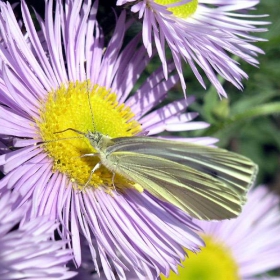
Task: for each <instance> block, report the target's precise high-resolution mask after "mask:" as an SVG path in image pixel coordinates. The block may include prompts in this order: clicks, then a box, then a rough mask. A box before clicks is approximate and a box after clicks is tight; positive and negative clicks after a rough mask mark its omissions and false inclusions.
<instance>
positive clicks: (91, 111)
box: [87, 81, 96, 132]
mask: <svg viewBox="0 0 280 280" xmlns="http://www.w3.org/2000/svg"><path fill="white" fill-rule="evenodd" d="M87 96H88V104H89V108H90V113H91V119H92V124H93V129H94V132H96V126H95V122H94V115H93V110H92V107H91V102H90V96H89V85H88V81H87Z"/></svg>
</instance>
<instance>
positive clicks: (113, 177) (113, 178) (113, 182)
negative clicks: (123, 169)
mask: <svg viewBox="0 0 280 280" xmlns="http://www.w3.org/2000/svg"><path fill="white" fill-rule="evenodd" d="M115 176H116V173H115V172H114V173H113V176H112V184H113V187H114V190H115V191H116V186H115Z"/></svg>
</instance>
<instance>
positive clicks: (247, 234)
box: [161, 186, 280, 280]
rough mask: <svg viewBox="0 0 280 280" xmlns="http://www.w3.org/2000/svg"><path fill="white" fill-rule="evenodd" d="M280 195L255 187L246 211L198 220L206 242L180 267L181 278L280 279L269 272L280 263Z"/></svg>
mask: <svg viewBox="0 0 280 280" xmlns="http://www.w3.org/2000/svg"><path fill="white" fill-rule="evenodd" d="M279 202H280V199H279V197H278V196H277V195H276V194H273V193H271V192H269V190H268V189H267V188H266V187H264V186H259V187H257V188H255V189H252V190H251V191H250V192H249V195H248V201H247V204H246V205H245V206H244V208H243V212H242V213H241V214H240V216H239V217H238V218H236V219H232V220H230V221H221V222H206V221H197V224H198V225H199V226H200V227H201V228H202V230H203V234H202V235H201V236H202V237H203V239H204V241H205V243H206V246H205V248H203V249H202V251H201V252H200V253H198V254H193V253H191V252H189V258H188V259H187V260H186V261H185V262H184V263H183V266H184V267H179V274H178V275H177V274H175V273H173V272H171V275H170V276H169V277H168V278H165V277H161V279H162V280H163V279H169V280H178V279H188V280H196V279H201V280H207V279H227V280H234V279H244V280H257V279H267V280H268V279H277V278H274V277H270V276H269V275H268V274H267V273H268V272H269V271H271V270H273V269H277V268H279V267H280V235H279V232H280V215H279V214H280V209H279Z"/></svg>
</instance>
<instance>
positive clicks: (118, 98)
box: [0, 0, 216, 279]
mask: <svg viewBox="0 0 280 280" xmlns="http://www.w3.org/2000/svg"><path fill="white" fill-rule="evenodd" d="M0 6H1V16H0V20H1V25H0V26H1V35H2V38H3V42H2V44H1V45H0V59H1V62H2V70H1V73H0V86H1V90H0V99H1V105H0V125H1V127H2V131H1V138H0V141H2V140H3V141H4V140H5V139H6V138H8V140H9V141H10V139H12V140H13V146H14V147H13V149H12V150H11V151H8V152H6V153H5V154H4V155H2V156H0V165H1V166H2V171H3V173H4V174H5V177H4V178H3V179H2V180H1V181H0V192H2V193H3V194H5V193H6V192H9V191H10V190H11V189H12V190H13V191H14V192H20V193H21V195H22V200H21V204H24V203H27V202H30V203H31V209H30V211H29V212H28V215H27V216H26V217H25V219H26V220H28V219H30V218H34V217H39V216H42V215H50V217H51V219H57V220H59V221H60V222H61V224H62V228H61V230H59V234H60V235H61V238H62V239H63V240H65V239H67V240H69V241H68V246H69V248H72V249H73V253H74V259H75V264H76V265H77V266H79V265H80V264H81V245H80V234H82V235H83V236H85V238H86V241H87V243H88V245H89V248H90V251H91V255H92V258H93V262H94V265H95V268H96V270H97V271H98V267H99V266H100V265H101V266H102V267H103V271H104V274H105V275H106V277H107V279H116V277H115V275H114V273H113V271H114V272H115V273H116V274H117V275H118V277H119V278H121V279H124V278H125V273H126V271H128V270H133V271H135V272H136V274H137V276H138V277H139V278H140V279H147V278H149V279H156V278H157V277H158V275H159V274H160V273H163V274H165V275H167V274H168V273H169V271H170V270H172V269H175V270H176V266H177V264H178V263H180V261H181V260H182V259H184V258H185V256H186V252H185V250H184V249H183V248H184V247H185V248H188V249H189V250H191V251H198V250H199V246H202V245H203V244H204V243H203V241H202V240H201V238H200V237H199V236H198V235H197V234H196V233H195V232H194V231H193V230H197V229H198V228H197V226H196V225H195V224H194V223H193V222H192V221H191V219H190V217H189V216H188V215H187V214H185V213H183V212H182V211H180V210H179V209H177V208H176V207H174V206H172V205H169V204H167V203H163V202H161V201H159V200H158V199H157V198H155V197H153V196H152V195H150V194H149V193H147V192H145V191H144V192H139V191H138V190H139V186H137V185H136V184H133V183H132V182H129V181H127V180H126V179H124V178H122V177H120V176H118V175H116V176H115V177H114V183H112V176H113V174H112V173H111V172H110V171H109V170H107V169H106V168H105V167H101V168H99V169H98V170H96V172H94V174H92V176H91V170H92V169H93V167H94V166H96V164H97V162H98V161H97V158H96V157H82V155H84V154H92V153H94V152H95V150H94V149H93V147H92V146H91V145H90V143H89V141H88V140H87V139H85V138H84V137H80V136H79V135H78V134H76V133H74V132H73V131H69V130H68V131H64V130H66V129H68V128H72V129H76V130H79V131H95V130H97V131H99V132H101V133H103V134H105V135H109V136H110V137H113V138H114V137H120V136H133V135H146V134H149V135H155V134H157V133H160V132H162V131H186V130H193V129H200V128H204V127H206V126H208V125H207V124H206V123H204V122H194V121H192V120H193V119H194V118H195V117H196V116H197V114H196V113H185V110H186V108H187V107H188V105H189V104H190V103H191V102H192V101H193V100H194V99H193V98H192V97H190V98H189V99H188V100H185V99H182V100H177V101H174V102H172V103H169V104H167V105H164V106H163V105H162V106H159V104H160V103H161V102H162V101H163V100H164V98H165V96H166V95H167V92H168V90H169V89H170V88H171V87H173V86H174V85H175V83H176V82H177V81H178V76H177V74H175V75H172V71H173V70H174V66H172V65H169V66H168V71H169V72H170V79H168V80H165V79H164V74H163V72H162V70H157V71H155V72H154V73H153V74H152V75H151V76H150V77H148V78H147V80H146V81H145V82H144V83H143V84H142V85H140V86H139V82H138V78H139V77H140V74H141V73H142V71H143V70H144V69H145V67H146V65H147V64H148V62H149V58H148V56H147V54H146V50H145V48H144V47H140V48H138V49H137V46H138V45H139V40H140V37H139V36H138V37H135V38H134V39H132V40H131V41H130V42H129V43H128V45H127V46H125V47H123V44H122V39H123V36H124V33H125V31H126V28H127V27H128V26H127V25H126V24H125V22H126V19H125V13H122V14H121V15H120V17H119V18H118V20H117V23H116V28H115V31H114V34H113V36H112V38H111V40H110V42H109V43H108V44H107V45H104V42H103V38H104V36H103V33H102V30H101V29H100V27H99V25H98V22H97V21H96V17H95V15H96V11H97V2H96V1H95V2H94V5H93V6H92V5H91V2H90V1H86V2H84V3H82V1H78V0H77V1H75V0H73V1H72V0H69V1H66V3H65V4H63V3H62V1H56V3H55V7H53V1H46V7H45V11H46V14H45V19H44V20H43V19H41V18H40V17H39V16H38V15H37V20H38V23H39V25H40V31H39V32H37V31H36V29H35V26H34V23H33V21H32V18H31V15H30V12H29V10H28V8H27V6H26V3H25V2H24V1H22V2H21V9H22V14H23V23H24V27H25V29H26V33H25V34H24V35H23V34H22V32H21V30H20V29H19V27H18V24H17V22H16V19H15V17H14V14H13V11H12V8H11V6H10V5H9V4H4V3H3V2H1V3H0ZM53 8H54V9H55V13H53ZM136 83H137V86H136ZM135 87H136V88H137V90H136V91H134V88H135ZM89 104H91V106H89ZM156 106H157V109H154V108H155V107H156ZM93 120H94V122H93ZM2 138H3V139H2ZM1 139H2V140H1ZM180 141H195V142H198V143H200V144H205V145H211V144H213V143H214V142H215V141H216V140H215V139H212V138H202V139H200V138H198V139H189V140H188V139H180ZM4 143H5V142H4ZM93 238H95V239H96V244H97V246H96V249H95V248H94V246H93V244H92V239H93ZM97 255H99V258H100V264H99V265H98V264H97ZM120 256H121V257H120Z"/></svg>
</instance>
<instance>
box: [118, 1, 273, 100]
mask: <svg viewBox="0 0 280 280" xmlns="http://www.w3.org/2000/svg"><path fill="white" fill-rule="evenodd" d="M258 3H259V1H258V0H182V1H177V0H176V1H175V0H141V1H136V0H118V1H117V5H125V4H129V5H131V11H132V12H134V13H139V18H143V31H142V36H143V43H144V45H145V47H146V49H147V52H148V54H149V55H150V56H151V55H152V49H153V47H152V43H153V41H154V42H155V46H156V49H157V52H158V54H159V57H160V60H161V62H162V65H163V69H164V74H165V77H167V75H168V69H167V62H166V55H165V43H167V45H168V47H169V48H170V50H171V54H172V57H173V60H174V62H175V65H176V69H177V71H178V73H179V76H180V80H181V84H182V87H183V90H184V91H185V89H186V84H185V81H184V77H183V71H182V65H181V59H183V60H185V61H186V62H187V63H188V64H189V66H190V67H191V69H192V71H193V72H194V74H195V76H196V78H197V79H198V81H199V82H200V83H201V85H202V86H203V87H205V84H204V81H203V78H202V77H201V75H200V74H199V71H198V69H197V66H199V68H201V69H202V70H203V71H204V72H205V74H206V76H207V77H208V79H209V80H210V81H211V83H212V84H213V85H214V86H215V87H216V89H217V91H218V93H219V95H221V96H225V97H226V96H227V95H226V92H225V90H224V89H223V87H222V85H221V83H220V82H219V80H218V78H217V76H216V74H217V73H218V74H219V75H221V76H222V77H223V78H224V79H226V80H227V81H229V82H231V83H232V84H233V85H234V86H236V87H237V88H238V89H242V84H241V80H242V78H248V75H247V74H246V73H245V72H244V71H242V70H241V69H240V67H239V66H238V62H237V61H235V60H234V59H233V58H231V57H230V56H229V54H232V55H234V56H237V57H240V58H241V59H243V60H245V61H246V62H248V63H250V64H252V65H254V66H256V65H257V64H258V61H257V59H256V58H255V57H256V56H257V54H259V53H263V51H262V50H261V49H260V48H258V47H256V46H254V45H253V44H252V43H254V42H258V41H263V39H260V38H258V37H255V36H252V35H250V33H252V32H264V31H266V29H264V28H259V27H257V26H259V25H265V24H267V22H264V21H258V20H253V19H252V18H254V17H255V18H259V17H261V16H253V15H248V14H246V13H245V12H244V11H247V10H251V9H254V7H255V6H256V5H257V4H258Z"/></svg>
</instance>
